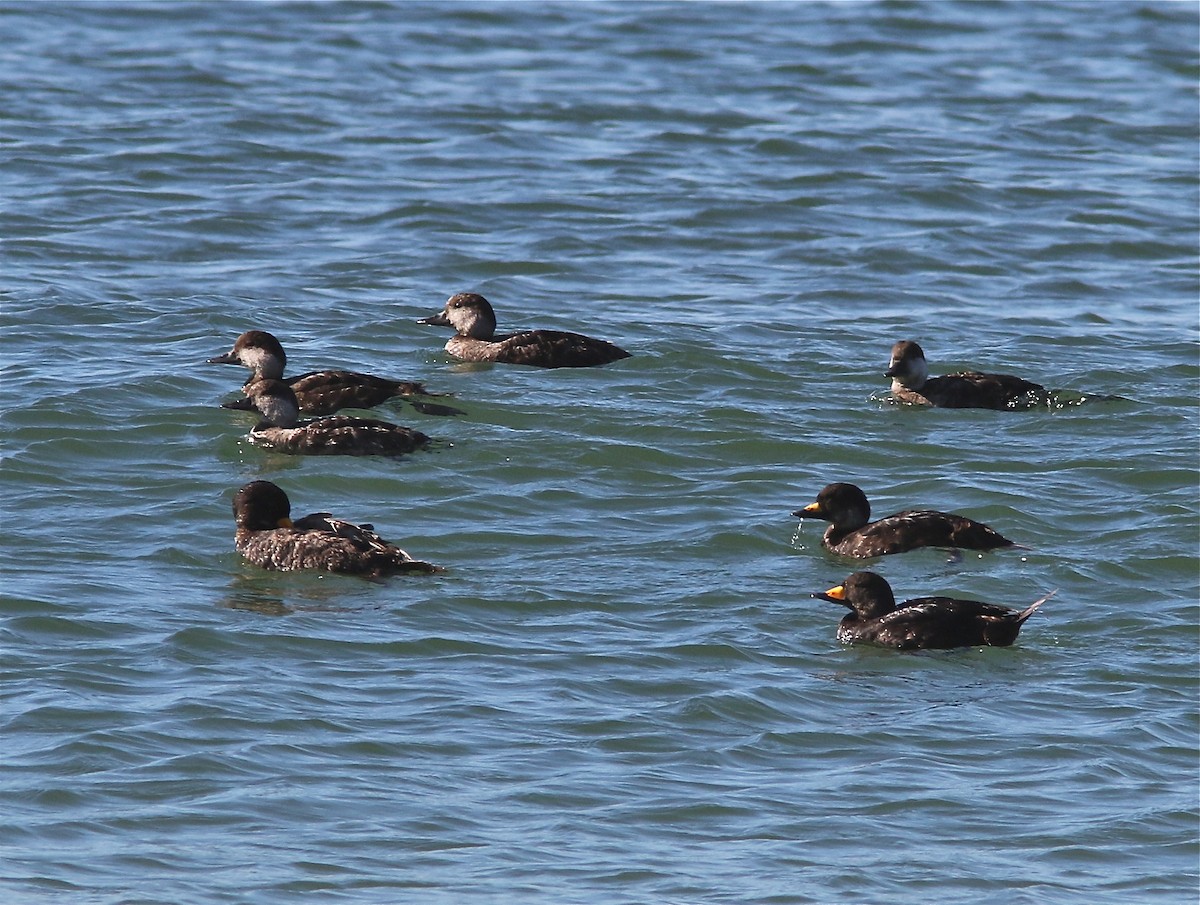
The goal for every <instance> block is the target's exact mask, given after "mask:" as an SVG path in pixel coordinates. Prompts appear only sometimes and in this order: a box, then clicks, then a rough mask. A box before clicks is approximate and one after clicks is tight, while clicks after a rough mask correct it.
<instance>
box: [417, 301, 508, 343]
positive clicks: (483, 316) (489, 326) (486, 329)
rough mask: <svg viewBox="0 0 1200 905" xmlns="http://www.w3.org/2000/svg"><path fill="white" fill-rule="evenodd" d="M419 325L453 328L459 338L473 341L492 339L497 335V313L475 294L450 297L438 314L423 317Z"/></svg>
mask: <svg viewBox="0 0 1200 905" xmlns="http://www.w3.org/2000/svg"><path fill="white" fill-rule="evenodd" d="M417 323H418V324H430V325H432V326H434V327H453V328H454V330H455V332H456V333H457V334H458V335H459V336H469V337H471V338H472V339H491V338H492V337H493V336H495V334H496V312H495V311H493V310H492V305H491V303H490V302H489V301H488V300H487V299H485V298H484V297H483V296H482V295H479V294H477V293H474V292H460V293H458V294H456V295H452V296H450V298H449V299H447V300H446V306H445V307H444V308H443V309H442V310H441V311H440V312H439V313H438V314H434V315H430V316H429V317H423V318H421V319H420V320H418V321H417Z"/></svg>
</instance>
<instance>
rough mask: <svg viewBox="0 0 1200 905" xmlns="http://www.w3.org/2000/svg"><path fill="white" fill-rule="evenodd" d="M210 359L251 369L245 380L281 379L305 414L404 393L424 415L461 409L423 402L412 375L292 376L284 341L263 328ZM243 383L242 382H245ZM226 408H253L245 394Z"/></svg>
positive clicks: (361, 404)
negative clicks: (405, 377) (407, 377)
mask: <svg viewBox="0 0 1200 905" xmlns="http://www.w3.org/2000/svg"><path fill="white" fill-rule="evenodd" d="M208 364H221V365H241V366H242V367H244V368H249V369H250V370H251V371H252V372H253V373H252V374H251V375H250V377H249V379H247V380H246V386H247V387H248V386H249V385H250V384H251V383H254V381H256V380H282V381H283V382H284V383H286V384H287V385H288V386H290V387H291V388H292V392H294V393H295V394H296V401H297V403H298V404H299V406H300V411H302V412H304V413H305V414H306V415H332V414H333V413H334V412H336V411H338V410H340V409H346V408H353V409H367V408H374V407H375V406H377V405H379V404H380V403H381V402H386V401H387V400H389V399H393V398H395V397H396V396H403V397H405V398H407V399H408V401H409V402H410V403H411V404H412V406H413V408H415V409H416V410H417V411H419V412H421V413H423V414H426V415H461V414H462V412H461V411H460V410H459V409H456V408H453V407H452V406H448V405H439V404H437V403H432V402H423V401H421V400H417V399H414V398H413V397H414V396H434V395H439V394H435V393H430V392H429V391H428V390H427V389H425V386H424V384H420V383H417V382H416V381H413V380H391V379H389V378H387V377H376V376H375V375H374V374H360V373H358V372H357V371H343V370H340V369H339V370H328V371H309V372H308V373H307V374H300V375H298V376H296V377H287V378H285V377H284V376H283V369H284V367H285V366H286V365H287V355H286V353H284V351H283V345H282V344H281V343H280V342H279V340H278V339H276V338H275V337H274V336H273V335H272V334H270V333H267V332H266V331H265V330H248V331H247V332H245V333H243V334H242V335H241V336H239V337H238V338H237V340H236V341H235V342H234V344H233V348H232V349H230V350H229V351H228V352H226V353H225V354H224V355H218V356H217V357H216V358H210V359H208ZM243 389H245V387H243ZM225 407H226V408H235V409H242V410H243V411H253V409H254V404H253V403H252V402H250V400H249V399H243V400H239V401H238V402H236V403H229V404H227V405H226V406H225Z"/></svg>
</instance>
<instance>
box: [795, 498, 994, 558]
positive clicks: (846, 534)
mask: <svg viewBox="0 0 1200 905" xmlns="http://www.w3.org/2000/svg"><path fill="white" fill-rule="evenodd" d="M792 515H794V516H796V517H797V518H802V519H805V518H820V519H825V521H827V522H830V523H831V524H830V526H829V527H828V528H826V529H825V535H824V537H823V538H822V539H821V542H822V543H823V544H824V545H825V547H826V548H827V549H828V550H830V551H831V552H833V553H838V554H840V555H842V556H858V557H869V556H886V555H887V554H889V553H906V552H908V551H909V550H916V549H918V548H920V547H948V548H959V549H964V550H994V549H997V548H999V547H1013V546H1016V545H1015V544H1014V543H1013V542H1012V541H1010V540H1009V539H1008V538H1006V537H1002V536H1001V535H1000V534H998V533H997V532H996V531H994V530H992V529H991V528H989V527H988V526H987V525H985V524H983V523H982V522H976V521H973V520H972V519H969V518H964V517H963V516H961V515H953V514H951V513H948V512H937V511H934V510H931V509H915V510H906V511H904V512H897V513H896V514H895V515H889V516H888V517H887V518H881V519H879V521H877V522H872V521H871V504H870V503H869V502H867V495H866V494H865V493H863V492H862V490H861V489H860V488H859V487H857V486H856V485H854V484H842V483H838V484H829V485H827V486H826V487H824V488H822V490H821V492H820V493H818V494H817V499H816V502H813V503H809V504H808V505H807V506H805V507H804V508H803V509H797V510H796V511H795V512H793V513H792Z"/></svg>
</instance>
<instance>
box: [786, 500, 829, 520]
mask: <svg viewBox="0 0 1200 905" xmlns="http://www.w3.org/2000/svg"><path fill="white" fill-rule="evenodd" d="M792 515H794V516H795V517H796V518H825V513H824V512H822V511H821V504H820V503H809V504H808V505H807V506H805V507H804V508H803V509H797V510H796V511H795V512H793V513H792Z"/></svg>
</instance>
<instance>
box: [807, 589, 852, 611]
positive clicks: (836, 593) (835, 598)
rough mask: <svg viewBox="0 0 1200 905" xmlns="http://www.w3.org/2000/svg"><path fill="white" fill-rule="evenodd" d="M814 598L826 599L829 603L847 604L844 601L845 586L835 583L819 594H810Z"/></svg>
mask: <svg viewBox="0 0 1200 905" xmlns="http://www.w3.org/2000/svg"><path fill="white" fill-rule="evenodd" d="M812 597H813V599H814V600H828V601H829V602H830V603H840V604H841V605H842V606H849V605H850V604H848V603H846V586H845V585H837V586H836V587H832V588H830V589H829V590H828V591H823V592H821V593H819V594H813V595H812Z"/></svg>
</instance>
